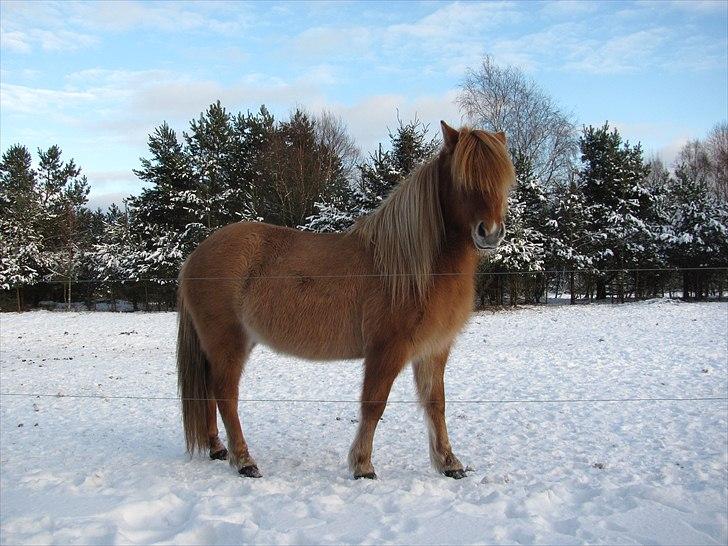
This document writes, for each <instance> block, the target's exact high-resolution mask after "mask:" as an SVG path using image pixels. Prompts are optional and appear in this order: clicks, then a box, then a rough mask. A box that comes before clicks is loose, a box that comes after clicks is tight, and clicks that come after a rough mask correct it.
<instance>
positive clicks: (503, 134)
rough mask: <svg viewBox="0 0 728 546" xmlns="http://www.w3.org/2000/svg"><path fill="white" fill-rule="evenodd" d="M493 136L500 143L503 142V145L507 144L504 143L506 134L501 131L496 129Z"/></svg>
mask: <svg viewBox="0 0 728 546" xmlns="http://www.w3.org/2000/svg"><path fill="white" fill-rule="evenodd" d="M495 138H497V139H498V140H500V142H501V144H503V146H506V145H507V144H506V134H505V133H504V132H503V131H498V132H497V133H496V134H495Z"/></svg>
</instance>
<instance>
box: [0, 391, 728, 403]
mask: <svg viewBox="0 0 728 546" xmlns="http://www.w3.org/2000/svg"><path fill="white" fill-rule="evenodd" d="M0 397H25V398H80V399H97V400H149V401H163V400H175V401H178V402H181V401H183V400H184V401H190V402H192V401H194V402H212V401H216V402H239V403H240V402H243V403H247V402H254V403H273V404H277V403H302V404H428V403H434V402H440V400H427V401H425V402H422V401H420V400H359V399H353V398H339V399H326V398H237V399H236V398H186V397H181V396H138V395H125V394H121V395H104V394H64V393H56V394H51V393H33V392H2V393H0ZM602 402H604V403H615V402H728V397H726V396H694V397H677V396H675V397H673V396H662V397H635V398H483V399H453V400H445V403H446V404H582V403H602Z"/></svg>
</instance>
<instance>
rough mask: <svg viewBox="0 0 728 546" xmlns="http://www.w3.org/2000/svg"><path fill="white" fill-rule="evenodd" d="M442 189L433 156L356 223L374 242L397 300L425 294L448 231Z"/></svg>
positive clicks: (359, 231)
mask: <svg viewBox="0 0 728 546" xmlns="http://www.w3.org/2000/svg"><path fill="white" fill-rule="evenodd" d="M438 193H439V181H438V173H437V160H436V159H433V160H431V161H429V162H427V163H425V164H423V165H422V166H420V167H419V168H418V169H417V170H416V171H415V172H414V173H413V174H412V175H411V176H410V177H409V178H407V179H405V180H404V181H403V182H402V183H401V184H400V185H399V186H397V187H396V188H395V189H394V190H393V191H392V193H390V194H389V196H388V197H387V198H386V199H385V200H384V202H383V203H382V204H381V205H380V206H379V208H378V209H377V210H375V211H374V212H372V213H371V214H369V215H367V216H365V217H364V218H361V219H360V220H359V221H358V222H357V223H356V224H354V227H353V228H352V232H354V233H358V234H359V235H360V236H361V237H362V238H363V239H364V240H365V241H366V242H369V243H371V244H372V246H373V247H374V252H375V259H376V263H377V267H378V269H379V272H380V273H381V274H382V275H384V276H385V277H386V278H385V279H383V282H384V283H385V285H388V286H389V290H390V292H391V296H392V302H393V303H394V302H398V301H402V300H405V299H407V298H408V297H409V296H416V297H417V298H422V296H424V294H425V291H426V289H427V285H428V284H429V280H430V274H431V273H432V266H433V264H434V261H435V258H436V257H437V255H438V254H439V253H440V248H441V246H442V239H443V235H444V233H445V225H444V223H443V219H442V209H441V207H440V197H439V195H438Z"/></svg>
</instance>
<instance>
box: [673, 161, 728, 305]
mask: <svg viewBox="0 0 728 546" xmlns="http://www.w3.org/2000/svg"><path fill="white" fill-rule="evenodd" d="M670 204H671V205H670V208H669V212H668V223H667V225H666V226H665V229H664V233H663V237H662V238H663V241H664V242H665V243H666V246H667V248H666V252H667V255H668V257H669V261H670V265H672V266H674V267H679V268H685V271H683V297H685V298H688V297H690V296H691V295H693V296H695V297H697V298H699V299H700V298H703V297H706V296H707V293H706V291H707V284H706V283H705V282H704V279H705V273H704V272H701V271H697V270H695V269H694V268H705V267H726V266H727V265H728V206H726V204H725V203H721V202H720V201H718V199H717V198H716V197H715V195H714V194H713V193H712V192H711V188H710V187H709V185H708V179H707V176H706V175H705V173H704V172H701V171H695V170H694V169H692V168H690V165H689V164H687V163H685V162H683V163H680V164H678V166H677V168H676V169H675V180H674V182H673V184H672V185H671V188H670Z"/></svg>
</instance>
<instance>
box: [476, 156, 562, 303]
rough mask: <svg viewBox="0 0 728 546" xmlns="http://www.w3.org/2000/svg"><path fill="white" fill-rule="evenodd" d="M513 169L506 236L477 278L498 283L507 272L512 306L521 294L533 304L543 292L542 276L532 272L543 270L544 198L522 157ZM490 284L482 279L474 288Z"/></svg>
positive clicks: (483, 265)
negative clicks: (494, 277) (491, 275)
mask: <svg viewBox="0 0 728 546" xmlns="http://www.w3.org/2000/svg"><path fill="white" fill-rule="evenodd" d="M514 167H515V170H516V179H517V181H516V186H515V188H514V190H513V191H512V192H511V194H510V195H509V196H508V213H507V215H506V218H505V223H506V226H507V227H506V236H505V238H504V240H503V242H502V243H501V244H500V245H499V246H498V248H497V249H496V250H495V251H493V253H492V254H490V255H489V256H488V257H487V259H486V260H485V261H484V263H483V264H482V265H481V267H480V269H479V272H480V274H481V276H484V275H486V274H487V273H497V274H498V275H501V277H500V278H498V281H499V282H500V284H502V281H503V280H504V278H503V277H502V275H503V274H504V273H511V275H508V276H507V280H508V286H509V291H510V301H511V303H512V304H515V303H516V301H517V300H518V295H519V293H521V292H523V294H524V299H525V301H526V302H527V303H536V302H538V301H539V300H540V298H541V296H542V294H543V292H544V289H545V285H544V279H543V276H542V275H539V274H534V273H535V272H539V271H543V270H544V269H545V258H546V255H545V245H546V242H547V236H546V235H545V233H544V229H545V227H546V218H547V214H548V213H547V198H546V194H545V192H544V189H543V186H542V185H541V183H540V181H539V180H538V179H537V178H536V175H535V173H534V171H533V168H532V166H531V163H530V161H529V160H528V159H527V158H526V157H525V156H520V157H517V158H515V160H514ZM530 272H534V273H530ZM515 273H518V274H517V275H516V274H515ZM483 281H485V282H483ZM490 281H491V279H487V278H485V279H482V281H479V283H478V287H479V288H481V289H483V288H485V287H486V286H487V284H489V282H490Z"/></svg>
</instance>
